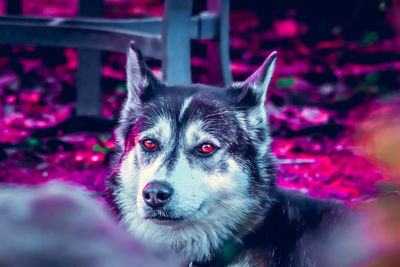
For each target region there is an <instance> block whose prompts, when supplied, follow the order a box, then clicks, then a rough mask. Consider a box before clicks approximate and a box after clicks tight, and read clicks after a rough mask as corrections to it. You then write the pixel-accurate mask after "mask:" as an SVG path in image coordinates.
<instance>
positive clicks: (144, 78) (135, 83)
mask: <svg viewBox="0 0 400 267" xmlns="http://www.w3.org/2000/svg"><path fill="white" fill-rule="evenodd" d="M126 77H127V89H128V100H127V101H128V102H130V103H131V104H132V103H135V104H141V103H142V102H143V101H146V100H148V99H150V98H151V97H153V96H154V95H155V93H156V92H157V90H159V89H160V88H161V84H162V82H161V81H159V80H158V79H157V78H156V77H155V76H154V74H153V73H152V71H151V70H150V69H149V67H148V66H147V65H146V63H145V62H144V59H143V56H142V53H141V52H140V50H139V49H137V48H136V47H135V45H134V44H133V42H131V43H130V44H129V48H128V55H127V63H126Z"/></svg>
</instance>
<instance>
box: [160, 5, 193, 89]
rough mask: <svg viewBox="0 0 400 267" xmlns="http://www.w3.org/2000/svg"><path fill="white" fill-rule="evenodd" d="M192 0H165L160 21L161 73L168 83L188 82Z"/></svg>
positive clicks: (189, 75)
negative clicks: (161, 21)
mask: <svg viewBox="0 0 400 267" xmlns="http://www.w3.org/2000/svg"><path fill="white" fill-rule="evenodd" d="M192 7H193V0H166V1H165V3H164V16H163V23H162V46H163V51H162V52H163V56H162V73H163V80H164V81H165V82H166V83H167V84H169V85H174V84H189V83H191V81H192V77H191V71H190V18H191V16H192Z"/></svg>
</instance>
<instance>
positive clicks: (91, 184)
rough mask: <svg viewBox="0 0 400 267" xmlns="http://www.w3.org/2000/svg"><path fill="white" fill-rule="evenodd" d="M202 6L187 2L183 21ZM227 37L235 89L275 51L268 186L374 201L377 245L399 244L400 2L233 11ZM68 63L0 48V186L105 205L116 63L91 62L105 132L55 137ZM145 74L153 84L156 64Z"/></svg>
mask: <svg viewBox="0 0 400 267" xmlns="http://www.w3.org/2000/svg"><path fill="white" fill-rule="evenodd" d="M204 2H205V1H194V8H193V12H194V13H196V12H198V11H199V10H202V9H204V7H205V4H204ZM163 4H164V3H163V1H160V0H148V1H145V0H105V9H104V14H105V17H107V18H145V17H154V16H162V15H163V11H164V10H163V7H164V5H163ZM21 7H22V10H21V12H22V14H24V15H36V16H50V17H75V16H77V15H78V2H77V1H76V0H75V1H74V0H24V1H22V6H21ZM5 12H6V3H5V0H0V13H1V14H2V15H5ZM230 27H231V29H230V58H231V67H232V72H233V78H234V80H243V79H245V78H246V77H247V76H248V75H249V74H250V73H252V72H253V71H254V70H255V69H256V68H257V67H258V66H259V65H260V64H261V63H262V62H263V60H264V59H265V57H266V56H267V55H268V54H269V53H270V52H272V51H274V50H277V51H278V62H277V68H276V72H275V76H274V78H273V82H272V84H271V87H270V90H269V99H268V102H267V109H268V111H269V119H270V124H271V134H272V136H273V144H272V148H273V152H274V153H275V154H276V156H277V157H278V159H279V160H280V166H279V168H278V183H279V185H281V186H284V187H287V188H292V189H295V190H299V191H301V192H304V193H307V194H309V195H312V196H315V197H319V198H336V199H341V200H345V201H346V203H348V204H349V205H364V204H365V203H370V202H371V201H376V199H380V200H378V201H377V202H374V203H375V204H373V205H374V206H373V208H372V209H371V210H379V211H382V210H383V211H384V210H388V211H390V212H389V213H387V214H389V215H390V216H392V217H389V218H388V217H385V216H386V215H387V214H386V213H385V214H386V215H383V214H380V215H379V216H380V217H379V216H378V217H377V218H378V219H377V220H381V221H382V222H383V223H387V224H388V228H385V229H393V231H391V230H388V232H379V233H378V234H377V235H379V236H380V238H381V239H380V240H381V242H383V243H384V242H388V244H389V243H390V242H392V241H393V240H399V239H398V238H400V233H399V231H398V230H394V229H397V227H398V226H399V224H400V219H399V218H400V216H397V215H399V212H400V208H399V205H398V202H399V201H398V184H399V180H398V178H399V175H400V109H399V106H400V105H399V104H400V91H399V89H400V75H399V72H400V1H398V0H353V1H349V0H336V1H318V0H305V1H295V0H280V1H256V0H247V1H239V0H232V1H231V9H230ZM0 39H1V38H0ZM207 42H212V41H192V43H191V54H192V58H191V69H192V77H193V81H194V82H201V83H211V79H210V78H209V75H208V69H207V59H206V58H205V56H204V51H205V45H207ZM77 59H78V56H77V51H76V50H75V49H72V48H55V47H33V46H10V45H3V44H1V43H0V101H1V102H0V105H1V109H0V182H3V183H18V184H41V183H45V182H47V181H50V180H58V181H72V182H76V183H78V184H81V185H83V186H84V187H86V188H87V189H89V190H90V191H93V192H95V193H96V194H97V195H98V196H100V197H102V196H104V181H105V179H106V178H107V176H108V174H109V169H108V167H107V166H108V163H109V159H110V155H111V154H112V151H113V148H114V146H115V143H114V137H113V134H112V131H111V129H112V127H113V126H114V125H115V122H116V118H117V115H118V113H119V110H120V107H121V104H122V102H123V100H124V97H125V94H126V87H125V60H126V59H125V55H124V54H119V53H110V52H103V53H102V80H101V87H102V92H103V95H102V110H101V113H102V117H103V118H106V119H109V121H108V122H106V123H105V124H104V127H101V125H100V127H98V125H97V126H95V125H91V124H87V125H85V126H84V127H82V126H80V127H77V128H76V129H70V128H65V127H64V128H63V127H59V125H60V123H62V122H63V121H65V120H67V119H68V118H71V117H73V115H74V114H75V102H76V96H77V89H76V70H77V64H78V62H77ZM148 64H149V65H150V66H151V68H152V70H153V71H154V73H156V75H158V76H159V77H161V70H160V68H161V63H160V62H159V61H157V60H153V59H150V60H149V61H148ZM102 123H104V122H102ZM57 125H58V126H57ZM55 126H57V127H56V128H52V127H55ZM387 196H390V197H389V198H390V201H389V202H388V201H386V200H387ZM387 203H390V204H389V205H387ZM393 204H394V205H393ZM396 214H397V215H396ZM396 216H397V217H396ZM396 220H397V221H396ZM393 221H394V222H397V223H399V224H396V223H395V224H391V222H393ZM389 224H390V225H389ZM390 227H392V228H390ZM393 242H394V243H396V241H393ZM393 242H392V243H393ZM392 243H390V244H392ZM394 251H396V250H394ZM392 252H393V251H391V253H392ZM397 252H398V250H397ZM390 255H392V256H393V255H394V257H395V258H396V256H397V257H398V255H399V254H398V253H397V254H396V253H392V254H390ZM390 260H393V259H392V258H390V259H388V262H390ZM397 260H398V258H397ZM394 262H396V261H394ZM371 266H382V265H371ZM387 266H390V265H387ZM393 266H394V265H393Z"/></svg>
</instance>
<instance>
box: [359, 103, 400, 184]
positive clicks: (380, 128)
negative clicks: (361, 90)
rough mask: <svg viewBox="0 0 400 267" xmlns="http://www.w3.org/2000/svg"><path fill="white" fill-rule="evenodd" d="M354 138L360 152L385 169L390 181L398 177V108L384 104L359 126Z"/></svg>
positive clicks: (399, 130) (399, 159)
mask: <svg viewBox="0 0 400 267" xmlns="http://www.w3.org/2000/svg"><path fill="white" fill-rule="evenodd" d="M356 140H357V142H358V145H359V147H360V148H361V151H362V153H364V154H365V155H366V156H367V157H368V158H369V159H370V160H371V161H372V162H374V163H375V164H377V165H379V166H381V167H382V168H383V169H384V170H385V172H386V173H385V175H386V176H387V178H389V180H390V181H391V182H394V183H396V184H397V185H399V181H400V180H399V179H400V108H399V107H397V106H394V105H393V106H391V105H389V106H384V107H382V108H380V109H378V110H376V111H375V112H373V113H372V114H371V115H370V116H369V117H368V118H367V119H366V120H365V121H364V122H363V123H362V124H361V125H360V127H359V129H358V132H357V133H356Z"/></svg>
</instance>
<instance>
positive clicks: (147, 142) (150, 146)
mask: <svg viewBox="0 0 400 267" xmlns="http://www.w3.org/2000/svg"><path fill="white" fill-rule="evenodd" d="M143 145H144V146H145V147H146V148H147V149H150V150H153V149H155V148H156V144H155V143H154V141H153V140H151V139H146V140H144V141H143Z"/></svg>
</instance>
